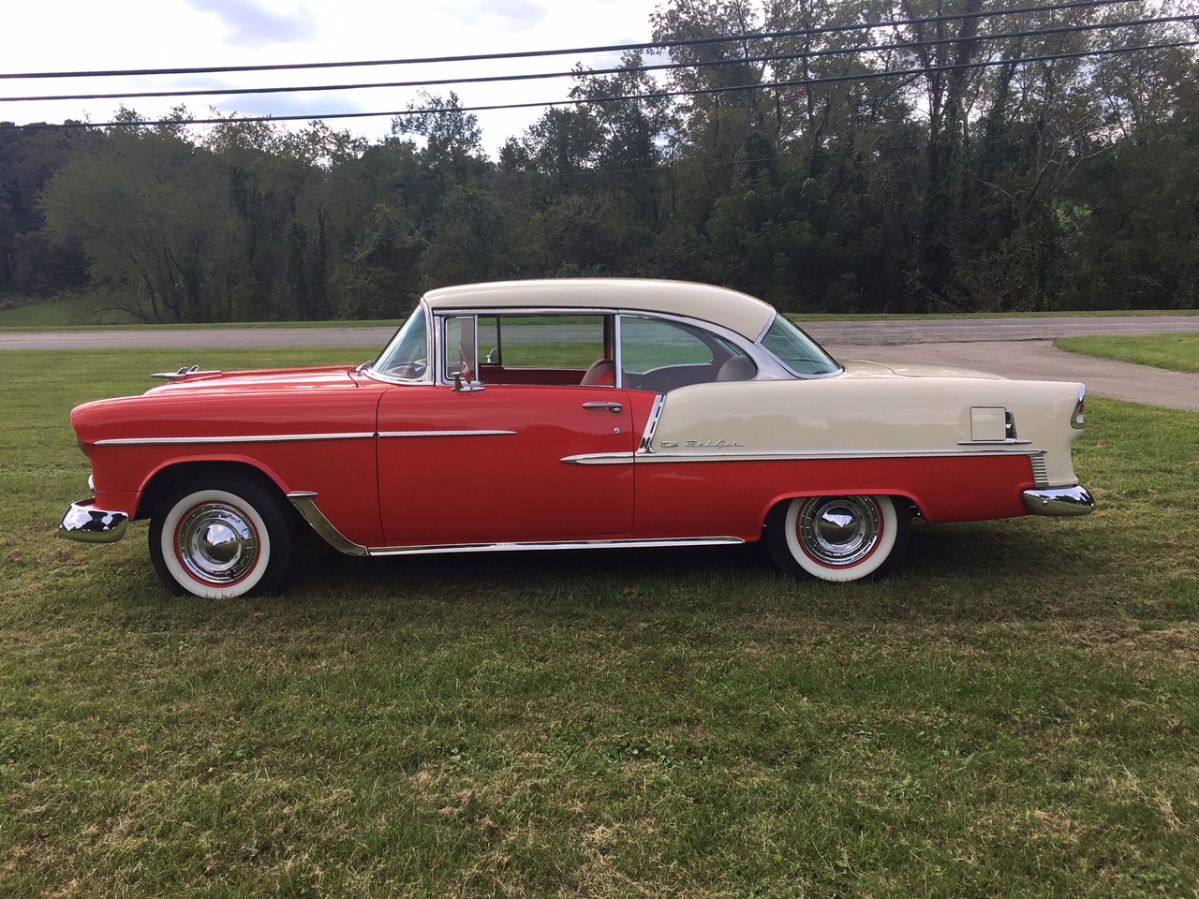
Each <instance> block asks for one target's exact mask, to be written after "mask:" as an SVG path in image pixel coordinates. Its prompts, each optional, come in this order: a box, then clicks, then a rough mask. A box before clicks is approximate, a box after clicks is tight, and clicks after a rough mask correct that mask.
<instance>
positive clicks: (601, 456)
mask: <svg viewBox="0 0 1199 899" xmlns="http://www.w3.org/2000/svg"><path fill="white" fill-rule="evenodd" d="M1044 453H1045V451H1044V450H1000V449H993V450H988V449H980V450H975V451H974V452H971V451H969V450H841V451H839V452H837V451H828V450H812V451H810V452H806V453H804V452H799V453H786V452H778V453H769V452H763V453H661V452H655V453H648V452H641V451H638V452H636V453H580V454H578V455H575V456H564V457H563V458H562V459H561V460H560V461H562V462H565V463H567V464H568V465H627V464H628V463H630V462H636V463H637V464H638V465H641V464H647V463H650V462H654V463H666V462H813V461H821V460H824V459H927V458H942V457H950V458H970V457H972V456H1033V457H1034V459H1035V458H1042V459H1043V457H1044ZM1034 465H1035V461H1034Z"/></svg>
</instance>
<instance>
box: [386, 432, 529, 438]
mask: <svg viewBox="0 0 1199 899" xmlns="http://www.w3.org/2000/svg"><path fill="white" fill-rule="evenodd" d="M516 433H517V432H516V431H380V432H379V433H378V434H377V435H376V436H378V437H381V438H382V437H386V438H392V437H512V436H514V435H515V434H516Z"/></svg>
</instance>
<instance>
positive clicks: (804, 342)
mask: <svg viewBox="0 0 1199 899" xmlns="http://www.w3.org/2000/svg"><path fill="white" fill-rule="evenodd" d="M762 346H764V347H766V349H768V350H770V352H772V353H774V355H776V356H778V358H779V360H780V361H781V362H782V363H783V364H784V365H785V366H787V368H789V369H791V371H793V372H795V374H797V375H831V374H833V373H834V372H839V371H840V370H841V366H840V365H838V364H837V363H836V361H835V360H834V359H833V357H832V356H830V355H829V354H828V353H826V352H825V351H824V350H822V349H821V348H820V346H819V345H818V344H817V343H816V341H814V340H812V338H811V337H809V336H808V335H807V334H805V333H804V332H803V331H801V330H800V329H799V328H797V327H796V326H795V325H793V324H792V323H791V321H790V320H789V319H788V318H787V317H786V316H783V315H776V316H775V317H774V323H773V324H772V325H771V326H770V330H768V331H767V332H766V336H765V337H763V338H762Z"/></svg>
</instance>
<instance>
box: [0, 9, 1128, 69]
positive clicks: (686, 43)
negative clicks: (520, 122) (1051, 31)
mask: <svg viewBox="0 0 1199 899" xmlns="http://www.w3.org/2000/svg"><path fill="white" fill-rule="evenodd" d="M1131 2H1134V0H1071V2H1067V3H1054V4H1050V5H1042V6H1024V7H1016V8H1013V9H996V10H980V11H978V12H963V13H949V14H945V15H940V16H924V17H922V18H912V19H893V20H891V21H889V22H862V23H860V24H854V25H823V26H820V27H817V28H799V29H791V30H786V31H760V32H753V33H746V34H736V35H725V36H721V37H701V38H687V39H678V40H665V41H645V42H641V43H632V44H607V45H603V46H590V47H564V48H559V49H551V50H517V51H508V52H503V53H473V54H460V55H455V56H424V57H409V58H406V59H359V60H348V61H339V62H294V63H279V64H273V65H240V66H196V67H190V68H182V67H181V68H169V69H93V70H80V71H71V72H63V71H58V72H4V73H0V79H13V78H107V77H114V76H122V77H129V76H138V75H200V74H212V73H217V72H263V71H281V70H285V69H290V70H295V69H339V68H352V67H358V66H402V65H415V64H426V63H444V62H478V61H481V60H495V59H531V58H534V57H544V56H578V55H582V54H587V53H617V52H625V51H628V50H657V49H669V48H671V47H694V46H703V45H707V44H722V43H731V42H737V41H760V40H769V39H773V38H780V37H806V36H811V35H818V34H837V33H842V32H846V31H864V30H870V29H875V28H894V27H898V26H900V25H926V24H931V23H937V22H954V21H962V20H966V19H980V18H989V17H992V16H1014V15H1021V14H1023V13H1034V12H1053V11H1057V10H1064V9H1089V8H1094V7H1099V6H1112V5H1115V4H1119V3H1131Z"/></svg>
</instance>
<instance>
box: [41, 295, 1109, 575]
mask: <svg viewBox="0 0 1199 899" xmlns="http://www.w3.org/2000/svg"><path fill="white" fill-rule="evenodd" d="M171 378H172V379H173V380H172V382H171V383H169V384H166V385H163V386H159V387H156V388H154V389H152V390H150V391H148V392H147V393H146V394H144V395H142V396H136V397H123V398H119V399H111V400H102V401H99V402H93V403H87V404H85V405H82V406H79V407H78V408H76V409H75V410H74V411H73V412H72V413H71V421H72V424H73V425H74V427H75V431H76V433H77V435H78V438H79V441H80V443H81V444H82V446H83V449H84V451H85V452H86V453H87V455H88V457H89V458H90V460H91V463H92V469H93V489H94V496H93V498H91V499H87V500H84V501H82V502H78V503H76V504H74V505H73V506H71V508H70V510H69V511H68V512H67V515H66V517H65V518H64V520H63V523H62V527H61V530H60V533H61V534H62V535H63V536H65V537H69V538H72V539H76V540H83V541H88V542H108V541H113V540H118V539H120V538H121V537H122V536H123V535H124V534H125V532H126V530H127V526H128V523H129V522H130V521H131V520H137V519H148V520H149V522H150V527H149V542H150V554H151V556H152V557H153V559H154V564H155V567H156V568H157V570H158V572H159V574H160V575H161V576H162V578H163V580H164V581H165V582H166V584H167V586H169V587H170V588H171V589H172V590H174V591H176V592H178V593H192V594H195V595H197V596H205V597H223V596H238V595H240V594H244V593H249V592H251V591H267V590H271V589H274V588H277V587H278V586H279V585H280V584H281V583H282V580H283V577H284V575H285V574H286V572H287V570H288V567H289V563H290V562H291V560H292V557H293V555H294V553H295V547H296V543H297V539H298V536H299V534H298V529H299V528H301V527H303V526H304V523H305V522H307V525H308V526H311V528H312V529H313V530H315V531H316V533H317V534H319V535H320V536H321V537H323V538H324V539H325V540H326V541H328V543H329V544H331V545H332V546H333V547H335V548H336V549H338V550H340V551H342V552H344V553H348V554H350V555H357V556H368V555H369V556H390V555H403V554H411V553H452V552H466V551H496V550H545V549H580V548H601V547H670V546H683V545H695V544H733V543H743V542H748V541H754V540H762V539H765V540H766V541H767V543H768V544H769V547H770V549H771V552H772V555H773V557H774V559H775V560H776V561H777V562H778V563H779V564H780V565H781V566H782V567H783V568H785V569H787V570H789V571H792V572H794V573H796V574H806V575H812V576H815V577H817V578H822V579H824V580H829V581H850V580H855V579H858V578H863V577H867V576H879V575H881V574H883V573H885V572H886V571H887V570H888V569H889V568H891V567H892V566H894V564H895V563H896V562H897V561H898V559H899V558H900V556H901V555H902V553H903V550H904V547H905V544H906V541H907V538H908V532H909V523H910V520H911V518H912V517H913V516H915V515H919V516H922V517H923V518H925V519H926V520H928V521H930V522H952V521H976V520H983V519H997V518H1010V517H1015V516H1019V515H1024V514H1026V513H1034V514H1040V515H1079V514H1084V513H1087V512H1090V511H1091V509H1092V508H1093V507H1094V501H1093V500H1092V498H1091V495H1090V493H1089V492H1088V491H1087V490H1086V489H1085V488H1083V487H1081V486H1079V484H1078V480H1077V478H1076V477H1075V474H1074V470H1073V467H1072V462H1071V447H1072V444H1073V443H1074V441H1075V440H1076V439H1077V438H1078V437H1079V436H1080V435H1081V433H1082V428H1083V396H1084V389H1083V387H1082V385H1080V384H1070V383H1051V382H1037V381H1012V380H1006V379H1003V378H999V377H996V376H992V375H986V374H982V373H979V372H972V371H957V370H948V369H945V368H940V367H930V366H918V365H913V366H907V367H895V366H891V367H888V366H883V365H879V364H874V363H869V362H852V363H845V364H844V365H841V364H838V363H837V362H836V361H834V360H833V359H832V358H830V357H829V356H828V354H827V353H825V352H824V351H823V350H822V349H821V348H820V347H819V346H817V345H816V344H815V343H814V342H813V341H812V340H810V339H809V338H808V337H807V336H806V335H805V334H804V333H803V332H802V331H800V330H799V329H798V328H797V327H795V326H794V325H793V324H792V323H791V322H790V321H788V320H787V319H786V318H785V317H783V316H782V315H778V314H776V312H775V310H774V309H773V308H772V307H770V306H769V305H767V304H766V303H763V302H761V301H760V300H756V299H753V298H752V297H749V296H746V295H744V294H741V293H737V292H735V291H732V290H725V289H722V288H717V287H709V286H704V285H699V284H687V283H678V282H662V281H638V280H616V279H602V280H554V281H517V282H508V283H497V284H478V285H471V286H467V287H454V288H447V289H443V290H434V291H431V292H430V293H428V294H426V295H425V296H424V298H423V299H422V300H421V302H420V304H419V305H418V306H417V308H416V310H415V311H414V312H413V313H412V316H411V317H410V318H409V319H408V321H407V322H406V323H405V324H404V326H403V327H402V328H400V330H399V331H398V333H397V334H396V335H395V337H394V339H393V340H392V341H391V343H390V344H389V345H388V346H387V348H386V349H385V350H384V351H383V352H382V354H381V355H380V356H379V358H378V359H377V360H376V361H374V362H373V363H370V364H368V365H363V366H360V367H358V368H346V367H332V368H313V369H298V370H270V371H250V372H225V373H223V372H217V371H202V370H197V369H194V368H193V369H186V370H181V371H179V372H177V373H173V374H172V375H171Z"/></svg>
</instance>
